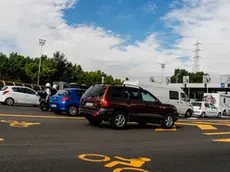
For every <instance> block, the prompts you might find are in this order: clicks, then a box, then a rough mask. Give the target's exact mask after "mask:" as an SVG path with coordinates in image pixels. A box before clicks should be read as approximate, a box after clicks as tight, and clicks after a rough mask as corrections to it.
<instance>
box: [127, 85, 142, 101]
mask: <svg viewBox="0 0 230 172" xmlns="http://www.w3.org/2000/svg"><path fill="white" fill-rule="evenodd" d="M125 94H126V95H125V96H126V98H128V99H130V100H140V95H139V90H138V89H137V88H131V87H126V88H125Z"/></svg>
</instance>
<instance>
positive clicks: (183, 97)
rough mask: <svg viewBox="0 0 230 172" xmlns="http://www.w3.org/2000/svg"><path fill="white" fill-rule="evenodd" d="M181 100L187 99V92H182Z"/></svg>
mask: <svg viewBox="0 0 230 172" xmlns="http://www.w3.org/2000/svg"><path fill="white" fill-rule="evenodd" d="M180 97H181V100H183V101H185V100H186V95H185V93H180Z"/></svg>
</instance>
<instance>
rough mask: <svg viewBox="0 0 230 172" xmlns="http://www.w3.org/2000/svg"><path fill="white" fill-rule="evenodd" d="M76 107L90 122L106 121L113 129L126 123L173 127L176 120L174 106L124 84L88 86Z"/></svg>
mask: <svg viewBox="0 0 230 172" xmlns="http://www.w3.org/2000/svg"><path fill="white" fill-rule="evenodd" d="M79 110H80V112H79V113H80V115H83V116H85V117H86V119H88V121H89V122H90V123H91V124H92V125H99V124H100V123H101V122H102V121H107V122H109V123H110V124H112V126H114V127H115V128H124V127H125V126H126V124H127V122H137V123H139V124H140V125H145V124H147V123H156V124H160V125H161V126H162V127H163V128H172V127H173V125H174V122H175V121H177V119H178V112H177V109H176V107H175V106H173V105H169V104H163V103H161V102H160V101H159V100H158V99H157V98H156V97H155V96H154V95H152V94H151V93H150V92H148V91H147V90H144V89H143V88H141V87H137V86H127V85H104V84H98V85H93V86H91V87H90V88H89V89H88V90H87V91H86V92H85V93H84V94H83V96H82V98H81V104H80V109H79Z"/></svg>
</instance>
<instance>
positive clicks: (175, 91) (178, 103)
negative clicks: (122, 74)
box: [124, 81, 193, 117]
mask: <svg viewBox="0 0 230 172" xmlns="http://www.w3.org/2000/svg"><path fill="white" fill-rule="evenodd" d="M124 84H130V85H138V86H140V87H142V88H144V89H146V90H148V91H149V92H150V93H152V94H153V95H154V96H155V97H157V98H158V99H159V100H160V101H161V102H162V103H165V104H172V105H174V106H175V107H176V108H177V110H178V112H179V114H180V115H184V116H185V117H191V116H192V113H193V107H192V104H191V103H190V102H189V98H188V97H187V95H186V94H185V92H184V91H183V90H182V89H181V88H179V87H175V86H169V85H165V84H155V83H151V82H150V83H148V84H139V83H138V81H137V82H132V81H125V82H124Z"/></svg>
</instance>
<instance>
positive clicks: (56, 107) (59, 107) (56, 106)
mask: <svg viewBox="0 0 230 172" xmlns="http://www.w3.org/2000/svg"><path fill="white" fill-rule="evenodd" d="M50 109H51V111H65V112H67V111H68V105H67V104H63V103H53V102H50Z"/></svg>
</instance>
